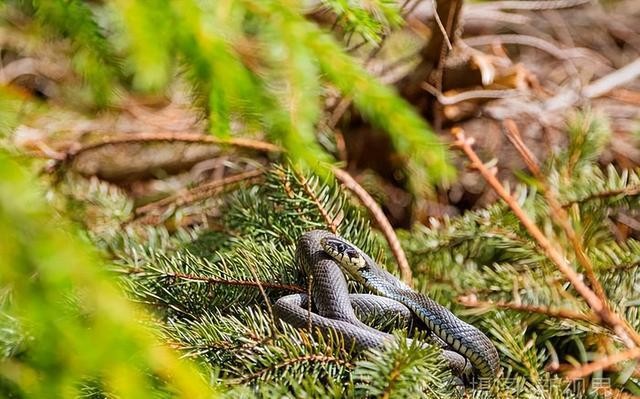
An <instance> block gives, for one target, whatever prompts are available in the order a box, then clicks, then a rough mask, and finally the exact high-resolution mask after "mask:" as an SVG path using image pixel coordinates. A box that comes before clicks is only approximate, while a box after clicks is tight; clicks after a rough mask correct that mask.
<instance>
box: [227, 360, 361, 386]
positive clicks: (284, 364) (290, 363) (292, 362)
mask: <svg viewBox="0 0 640 399" xmlns="http://www.w3.org/2000/svg"><path fill="white" fill-rule="evenodd" d="M300 363H332V364H337V365H340V366H344V367H347V368H352V367H353V365H352V364H351V363H349V362H347V361H345V360H343V359H339V358H337V357H334V356H330V355H302V356H298V357H295V358H293V359H287V360H285V361H283V362H281V363H277V364H274V365H272V366H270V367H268V368H265V369H262V370H260V371H257V372H255V373H253V374H250V375H248V376H246V377H242V378H240V379H239V383H241V384H246V383H248V382H251V381H254V380H256V379H259V378H260V377H262V376H263V375H265V374H267V373H271V372H274V371H276V370H278V369H281V368H285V367H289V366H293V365H296V364H300Z"/></svg>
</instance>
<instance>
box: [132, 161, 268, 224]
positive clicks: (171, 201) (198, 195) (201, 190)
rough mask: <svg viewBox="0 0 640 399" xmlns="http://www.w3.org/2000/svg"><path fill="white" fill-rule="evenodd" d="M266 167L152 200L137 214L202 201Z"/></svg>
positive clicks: (137, 210) (255, 174)
mask: <svg viewBox="0 0 640 399" xmlns="http://www.w3.org/2000/svg"><path fill="white" fill-rule="evenodd" d="M264 172H265V170H264V169H254V170H250V171H248V172H244V173H238V174H235V175H232V176H228V177H225V178H223V179H219V180H214V181H212V182H208V183H205V184H202V185H199V186H197V187H194V188H192V189H190V190H187V191H185V192H181V193H177V194H174V195H170V196H168V197H166V198H163V199H161V200H158V201H155V202H151V203H149V204H146V205H144V206H141V207H139V208H137V209H136V210H135V213H136V215H141V214H145V213H150V212H152V211H155V210H158V209H162V208H164V207H167V206H169V205H176V206H181V205H185V204H189V203H192V202H196V201H200V200H202V199H205V198H207V197H208V196H210V195H211V194H212V192H215V191H217V190H220V189H222V188H223V187H226V186H228V185H230V184H234V183H239V182H241V181H245V180H251V179H255V178H257V177H260V176H261V175H262V174H264Z"/></svg>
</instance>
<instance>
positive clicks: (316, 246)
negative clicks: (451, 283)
mask: <svg viewBox="0 0 640 399" xmlns="http://www.w3.org/2000/svg"><path fill="white" fill-rule="evenodd" d="M296 258H297V260H298V262H299V264H300V265H302V266H303V268H304V269H305V272H306V273H307V275H308V276H313V280H312V282H313V283H312V288H311V289H312V291H311V294H312V295H311V297H312V302H313V303H312V305H313V309H314V312H311V313H309V312H308V311H307V305H308V302H307V301H308V298H307V295H305V294H293V295H287V296H284V297H282V298H280V299H278V301H277V302H276V303H275V305H274V311H275V312H276V315H277V316H278V317H279V318H280V319H281V320H283V321H285V322H287V323H289V324H291V325H293V326H294V327H298V328H302V327H305V326H307V325H308V324H309V322H310V323H311V325H312V327H313V328H314V329H318V330H320V332H321V333H322V334H325V333H326V334H328V333H329V332H330V330H334V331H335V332H337V333H338V334H341V335H342V337H343V339H344V340H345V341H346V342H347V343H350V344H353V345H355V347H356V348H358V349H368V348H374V347H381V346H383V345H384V344H385V342H388V341H389V340H391V339H394V336H393V335H391V334H387V333H385V332H382V331H379V330H376V329H374V328H372V327H369V326H367V325H366V324H364V323H363V322H361V321H360V320H359V319H358V318H357V317H356V313H355V311H354V308H357V309H360V310H361V311H364V312H369V313H370V312H377V313H378V314H380V315H381V316H382V317H394V316H400V317H403V318H405V319H410V318H411V317H416V318H417V319H419V320H420V321H421V322H422V323H423V324H424V326H426V328H427V329H428V330H429V331H430V332H431V334H432V335H435V336H436V337H437V338H438V339H439V340H441V344H442V346H443V357H444V358H445V359H446V361H447V362H448V364H449V368H450V369H451V370H452V371H453V372H454V373H456V374H458V375H460V376H469V375H471V374H474V375H476V374H477V375H478V376H479V377H481V378H483V379H490V380H493V379H495V378H496V376H497V374H498V371H499V367H500V366H499V359H498V352H497V351H496V348H495V347H494V346H493V344H492V343H491V341H490V340H489V338H487V336H486V335H484V334H483V333H482V332H480V330H478V329H477V328H475V327H473V326H471V325H470V324H467V323H465V322H464V321H462V320H460V319H458V318H457V317H456V316H455V315H454V314H453V313H451V312H450V311H449V310H448V309H447V308H445V307H443V306H441V305H440V304H438V303H436V302H434V301H433V300H431V299H430V298H429V297H427V296H426V295H423V294H420V293H417V292H415V291H413V290H411V289H410V288H409V287H408V286H406V285H405V284H404V283H402V282H401V281H400V280H398V279H397V278H396V277H395V276H393V275H392V274H391V273H388V272H387V271H385V270H383V269H381V268H380V267H379V266H378V265H377V264H376V263H375V262H374V261H373V260H372V259H371V258H370V257H369V256H367V254H365V253H364V252H363V251H361V250H360V249H359V248H357V247H356V246H355V245H353V244H351V243H349V242H348V241H346V240H344V239H342V238H340V237H338V236H336V235H334V234H331V233H329V232H327V231H321V230H314V231H310V232H307V233H305V234H303V235H302V237H300V239H299V240H298V247H297V249H296ZM343 271H344V273H343ZM344 274H348V275H349V276H350V277H351V278H353V279H355V280H356V281H358V282H360V283H361V284H363V285H364V286H366V287H367V288H368V289H370V290H371V291H372V292H373V293H374V294H375V295H371V294H349V291H348V287H347V281H346V279H345V276H344Z"/></svg>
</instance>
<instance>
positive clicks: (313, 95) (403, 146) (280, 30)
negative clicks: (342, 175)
mask: <svg viewBox="0 0 640 399" xmlns="http://www.w3.org/2000/svg"><path fill="white" fill-rule="evenodd" d="M325 6H326V7H328V8H330V9H332V10H334V11H335V12H336V13H337V15H338V24H339V25H340V26H341V27H342V28H343V29H344V30H345V31H346V32H350V34H349V35H348V36H349V37H350V36H351V34H355V35H357V36H360V37H362V40H366V41H369V42H371V43H377V42H379V41H380V40H381V37H382V36H384V35H386V34H387V33H389V32H390V30H391V29H393V28H394V27H397V26H399V25H400V24H401V22H402V18H401V16H400V14H399V10H398V6H397V4H396V2H395V1H388V0H376V1H368V2H366V5H365V4H361V2H356V1H345V0H339V1H337V0H327V1H326V3H325ZM14 8H17V9H19V10H20V11H21V12H22V13H23V14H24V16H25V17H27V18H29V17H31V18H32V21H31V22H32V25H33V26H35V28H37V29H38V30H41V31H42V36H45V38H46V39H47V40H50V36H51V35H54V37H57V38H61V39H62V38H64V39H67V40H69V41H70V42H71V43H72V48H70V49H68V51H69V53H70V54H71V56H72V57H73V66H74V68H75V70H76V71H77V73H78V75H79V76H81V77H82V78H83V79H82V80H83V82H84V83H85V85H86V86H87V87H89V88H90V89H91V92H92V93H93V98H94V102H95V104H96V105H98V106H100V107H104V106H106V105H109V104H110V103H112V102H117V98H116V96H113V94H114V93H118V92H133V93H135V92H136V91H142V92H143V93H144V92H151V93H160V94H161V93H162V92H163V91H166V90H169V89H171V88H172V87H173V84H174V83H175V82H181V81H183V80H184V78H186V79H188V80H189V83H190V88H191V90H192V92H193V95H194V98H196V99H197V100H199V101H197V102H198V103H199V105H200V106H201V107H202V108H203V109H204V110H205V111H206V113H207V116H208V122H209V130H210V132H211V133H212V134H214V135H217V136H220V137H229V136H231V135H243V136H247V135H248V136H252V135H258V134H261V135H266V136H267V137H268V138H269V139H270V140H271V141H273V142H276V143H278V144H281V145H282V146H283V147H285V149H286V150H287V153H288V155H289V156H290V157H291V159H293V160H294V161H296V162H298V163H300V164H302V165H306V166H307V167H310V168H312V169H313V170H315V172H316V173H320V174H325V173H326V172H325V169H324V168H322V167H321V165H324V164H327V163H331V162H333V157H332V156H331V155H330V154H328V153H327V152H326V151H325V150H324V149H323V147H322V146H320V144H319V143H318V140H317V138H316V130H317V129H318V128H319V126H321V125H322V119H323V104H324V100H325V96H326V93H327V92H328V91H329V89H334V88H337V89H338V90H339V92H340V93H341V95H342V96H344V97H348V98H351V99H353V104H354V105H355V108H356V109H357V110H358V111H359V112H360V114H362V115H363V116H364V117H365V118H366V119H367V120H368V121H369V122H371V123H372V124H373V125H374V126H376V127H378V128H380V129H381V130H383V131H384V132H386V133H387V134H388V135H389V137H390V138H391V141H392V143H393V145H394V146H395V148H396V150H397V151H398V152H399V154H400V155H401V156H402V157H403V158H404V159H405V160H406V164H407V176H409V181H410V182H411V184H412V186H413V188H415V189H416V190H419V191H424V190H426V189H428V188H429V187H430V184H432V183H434V182H440V181H443V180H445V179H449V178H451V177H452V176H453V170H452V169H451V167H450V165H449V163H448V158H447V150H446V148H445V146H444V145H443V143H441V142H440V141H439V140H438V138H437V137H436V136H435V135H434V134H433V132H432V131H431V129H430V128H429V126H428V125H427V123H426V122H425V121H424V119H422V118H421V117H420V116H419V115H418V114H417V113H416V112H415V111H414V110H413V109H412V107H411V106H410V104H408V103H407V102H406V101H404V100H402V99H401V98H400V97H398V96H397V95H396V93H395V92H394V91H393V89H391V88H390V87H388V86H385V85H383V84H382V83H380V82H379V81H377V80H376V79H375V78H373V77H371V76H370V75H369V74H368V73H367V72H366V71H365V69H364V68H363V67H362V66H361V65H360V62H359V60H358V59H356V58H354V57H352V56H350V55H348V54H347V53H346V51H345V48H344V44H342V43H340V42H339V41H337V40H336V39H335V38H334V37H333V36H331V35H330V34H329V33H327V32H324V31H323V30H322V29H321V28H320V27H319V26H317V25H316V24H315V23H313V22H311V21H310V20H308V19H307V18H305V16H304V11H303V9H302V7H301V6H300V5H298V4H296V3H295V2H288V1H285V0H267V1H262V0H260V1H257V0H243V1H234V2H199V1H195V0H180V1H167V0H153V1H143V0H127V1H125V0H112V1H110V2H106V4H101V3H85V2H81V1H71V2H66V1H62V0H54V1H49V0H46V1H45V0H33V1H31V2H29V3H28V4H26V2H21V1H17V2H13V1H12V2H10V3H9V5H8V6H7V10H6V13H5V14H7V15H8V14H10V13H9V10H12V9H14ZM333 91H335V90H333ZM71 100H72V101H75V102H77V101H78V96H77V95H76V96H75V97H74V98H72V99H71Z"/></svg>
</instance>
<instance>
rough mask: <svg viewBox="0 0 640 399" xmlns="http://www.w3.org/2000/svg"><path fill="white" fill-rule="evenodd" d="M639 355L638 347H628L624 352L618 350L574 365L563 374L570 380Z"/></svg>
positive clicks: (639, 349)
mask: <svg viewBox="0 0 640 399" xmlns="http://www.w3.org/2000/svg"><path fill="white" fill-rule="evenodd" d="M639 357H640V348H633V349H629V350H627V351H624V352H618V353H616V354H615V355H611V356H604V357H601V358H600V359H598V360H596V361H594V362H591V363H588V364H584V365H582V366H580V367H576V368H575V369H573V370H570V371H568V372H567V373H566V374H565V376H566V377H567V378H568V379H570V380H575V379H576V378H582V377H584V376H587V375H589V374H593V373H595V372H596V371H600V370H604V369H606V368H609V367H611V366H613V365H614V364H617V363H620V362H624V361H627V360H631V359H636V358H639Z"/></svg>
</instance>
